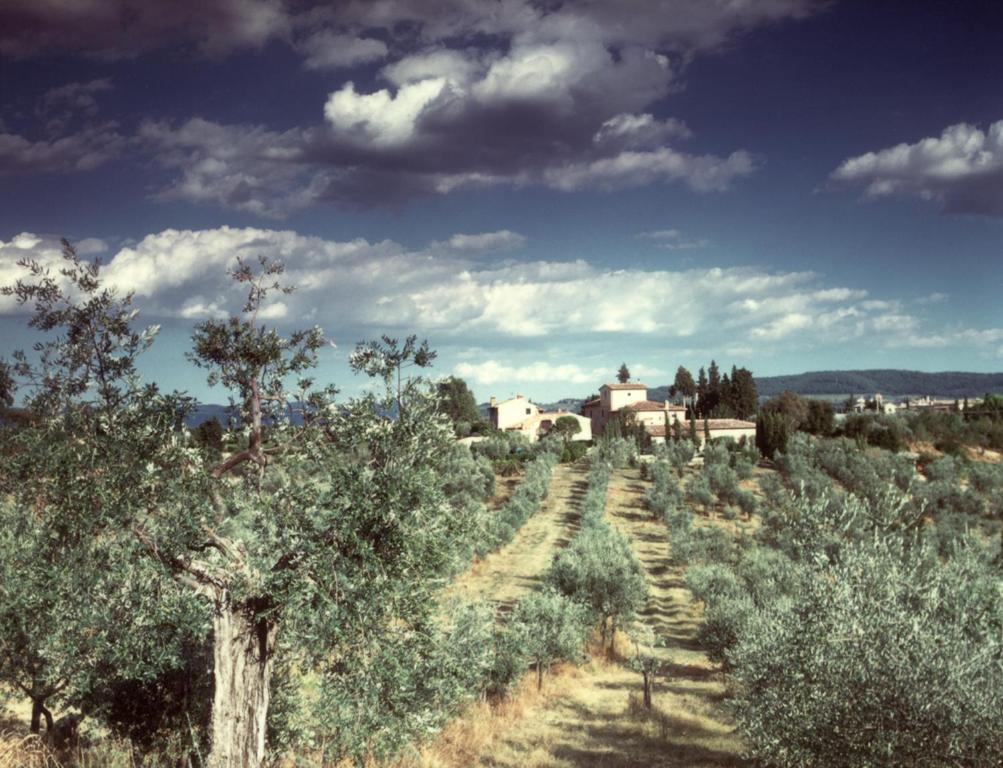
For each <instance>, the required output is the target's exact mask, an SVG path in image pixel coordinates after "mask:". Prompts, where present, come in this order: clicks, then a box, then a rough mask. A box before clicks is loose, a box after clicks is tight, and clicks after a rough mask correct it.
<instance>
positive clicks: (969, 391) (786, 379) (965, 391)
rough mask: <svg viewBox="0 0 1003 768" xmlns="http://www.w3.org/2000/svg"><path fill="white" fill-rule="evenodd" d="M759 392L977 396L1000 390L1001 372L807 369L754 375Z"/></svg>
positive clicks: (1001, 388) (769, 395)
mask: <svg viewBox="0 0 1003 768" xmlns="http://www.w3.org/2000/svg"><path fill="white" fill-rule="evenodd" d="M756 388H757V389H758V390H759V394H760V396H763V397H773V396H774V395H778V394H780V393H781V392H783V391H784V390H785V389H789V390H791V391H792V392H797V393H798V394H799V395H844V396H845V395H873V394H875V393H881V394H882V395H884V396H886V397H888V396H891V397H905V396H907V395H912V396H917V395H930V396H931V397H946V398H953V397H981V396H982V395H984V394H985V393H986V392H1001V391H1003V373H966V372H964V371H944V372H942V373H923V372H922V371H902V370H894V369H880V368H879V369H875V370H867V371H810V372H808V373H799V374H795V375H791V376H762V377H760V376H757V377H756Z"/></svg>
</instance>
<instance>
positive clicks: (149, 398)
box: [2, 247, 455, 766]
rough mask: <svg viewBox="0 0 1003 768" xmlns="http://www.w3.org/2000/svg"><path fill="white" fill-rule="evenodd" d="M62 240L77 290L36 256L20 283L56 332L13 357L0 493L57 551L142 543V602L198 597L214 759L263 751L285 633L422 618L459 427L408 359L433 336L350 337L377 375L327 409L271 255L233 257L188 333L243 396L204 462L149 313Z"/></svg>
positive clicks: (337, 645)
mask: <svg viewBox="0 0 1003 768" xmlns="http://www.w3.org/2000/svg"><path fill="white" fill-rule="evenodd" d="M66 256H67V262H66V263H67V266H66V268H65V269H64V275H63V276H62V280H63V281H67V280H68V281H69V282H70V284H71V287H70V288H69V289H64V288H63V287H62V286H63V282H61V280H58V279H56V278H54V277H51V276H50V275H48V273H46V272H45V271H44V270H43V269H41V268H40V267H38V266H37V265H33V264H30V263H29V264H26V267H27V268H28V269H29V271H30V279H28V280H25V281H23V282H19V283H18V284H17V285H16V286H14V287H13V288H12V289H11V291H12V292H13V293H14V294H15V295H16V296H17V298H18V299H19V300H20V301H21V302H22V303H29V302H30V303H33V304H34V307H35V314H34V317H33V319H32V325H33V327H35V328H37V329H38V330H39V331H42V332H46V333H48V334H49V341H46V342H40V344H39V345H38V346H37V347H36V354H35V356H34V358H30V357H29V356H27V355H24V354H18V355H16V356H15V357H14V363H13V366H12V367H13V371H14V373H15V374H16V375H17V376H18V377H19V378H20V379H21V380H22V381H24V382H26V383H27V385H28V387H29V393H30V394H29V397H28V400H27V402H28V404H29V407H30V409H31V411H32V413H33V414H34V419H35V423H34V424H30V425H29V426H28V427H27V428H25V429H23V430H19V431H17V432H15V433H13V434H12V435H11V436H8V435H5V437H4V439H5V440H7V439H11V440H15V441H17V445H16V446H15V447H14V449H12V450H8V451H5V452H4V455H3V461H4V472H3V473H2V474H3V479H4V483H5V484H6V486H7V487H6V490H7V491H8V494H9V495H10V497H11V498H12V501H11V502H10V503H13V504H15V505H17V506H18V507H19V508H20V509H21V510H25V511H27V510H31V511H32V512H33V513H34V515H35V518H36V520H37V524H38V525H39V526H40V527H41V528H43V529H45V531H46V532H47V534H48V535H49V537H50V539H51V540H52V541H54V542H58V543H59V546H60V551H59V553H61V552H62V551H63V550H67V549H69V548H71V547H74V546H76V545H77V544H78V543H79V542H85V541H90V542H92V543H93V544H94V545H95V546H98V545H100V546H101V547H102V555H103V556H104V559H101V558H96V557H92V556H88V557H87V558H86V562H87V563H90V564H91V565H92V567H93V568H95V569H100V568H109V569H110V572H112V573H121V572H122V571H121V569H122V568H124V567H125V566H124V565H123V564H125V563H129V562H134V561H136V560H137V559H138V560H140V561H142V562H143V563H144V568H145V569H146V570H145V574H144V575H145V577H146V581H145V582H144V584H145V585H146V586H147V589H146V590H144V597H145V600H141V601H140V605H139V609H140V610H145V609H146V607H147V606H148V605H149V604H150V603H151V601H153V599H154V595H155V594H157V590H161V594H163V592H162V590H170V589H179V590H181V594H182V595H183V596H184V597H185V598H192V599H197V600H198V601H200V604H201V605H203V606H205V607H206V608H208V611H209V614H210V621H211V625H212V638H213V640H212V649H213V652H212V656H213V662H212V668H213V678H214V686H213V688H214V694H213V702H212V707H211V729H210V734H209V741H210V745H211V747H210V753H209V755H208V762H209V764H210V765H212V766H231V765H232V766H236V765H241V766H256V765H259V764H260V763H261V761H262V760H263V758H264V755H265V734H266V726H267V714H268V707H269V701H270V693H271V692H270V683H271V676H272V669H273V665H274V662H275V655H276V653H277V652H279V650H283V651H289V649H296V652H297V654H298V658H299V659H300V663H301V664H302V665H304V666H306V665H318V664H322V663H325V664H326V663H331V660H332V659H333V658H334V659H339V660H342V661H344V660H350V659H351V658H353V654H360V653H368V647H369V645H370V643H371V642H372V639H373V638H374V637H378V636H379V635H380V632H381V630H382V629H383V628H385V627H387V626H395V627H398V626H416V625H419V624H421V623H422V622H423V621H425V619H424V618H423V617H425V616H426V615H427V613H428V611H429V610H430V608H429V605H430V600H429V597H428V596H429V590H430V589H431V588H432V585H433V584H434V583H435V576H436V574H440V573H443V572H444V571H445V570H447V569H448V566H449V563H450V562H451V553H450V551H449V550H450V547H451V546H452V543H453V541H452V538H451V536H450V526H451V525H452V522H453V521H452V518H453V516H454V515H455V508H454V507H453V506H452V505H451V504H450V503H449V501H448V498H447V496H446V494H445V492H444V490H443V488H442V483H441V482H440V478H439V475H438V474H437V467H438V466H439V462H440V458H441V456H442V455H443V454H444V452H445V451H446V450H447V449H448V448H449V447H450V445H451V443H452V434H451V429H450V426H449V424H448V422H447V420H446V419H445V418H443V417H441V416H440V415H439V414H438V412H437V399H436V397H435V394H434V389H433V388H432V387H431V385H429V384H428V383H427V382H425V381H424V380H422V379H420V378H415V377H411V376H409V375H407V374H406V373H405V371H406V370H407V369H410V368H423V367H426V366H427V365H428V364H429V363H430V362H431V360H432V359H433V358H434V353H433V352H431V350H429V349H428V346H427V344H419V343H418V342H417V341H416V339H414V338H413V337H409V338H408V339H407V340H406V341H405V342H404V343H403V344H400V343H398V342H397V340H395V339H389V338H385V339H383V340H382V341H381V342H373V343H369V344H365V345H362V346H360V348H359V350H358V351H357V352H356V354H355V355H353V357H352V360H351V362H352V366H353V368H354V369H355V370H357V371H359V372H363V373H366V374H369V375H370V376H373V377H374V378H375V379H376V380H377V382H378V384H379V385H381V386H382V391H381V392H379V393H370V394H368V395H366V396H365V397H362V398H359V399H357V400H353V401H350V402H348V403H347V404H344V405H342V406H340V407H338V408H334V407H333V406H332V405H331V396H332V394H333V390H332V389H331V388H320V389H318V388H315V387H314V386H313V382H312V380H311V379H310V378H309V376H308V373H309V371H310V369H311V368H312V367H313V366H314V364H315V363H316V360H317V353H318V350H319V349H320V348H321V347H322V346H323V344H324V339H323V335H322V334H321V332H320V330H319V329H317V328H312V329H307V330H304V331H298V332H295V333H292V334H290V335H288V336H283V335H281V334H279V333H278V332H277V331H276V330H275V329H271V328H267V327H265V326H263V325H262V324H261V323H260V318H261V310H262V309H263V308H264V307H265V306H266V305H267V302H268V300H269V299H270V297H271V295H272V293H273V292H275V291H283V290H285V288H283V286H282V285H281V284H280V279H281V274H282V269H281V266H280V265H278V264H275V263H272V262H268V261H265V260H262V261H260V262H259V263H258V264H257V266H253V265H250V264H248V263H245V262H240V261H238V265H237V267H236V268H235V269H234V271H233V273H232V277H233V278H234V280H235V281H236V283H237V285H238V286H240V287H243V288H244V289H245V290H246V292H247V301H246V304H245V306H244V311H243V312H242V314H241V315H240V316H237V317H232V318H229V319H227V320H211V321H207V322H205V323H202V324H200V325H199V326H198V327H197V329H196V331H195V335H194V337H193V343H194V344H193V351H192V355H191V359H192V361H193V362H195V363H196V365H199V366H200V367H202V368H204V369H206V370H207V372H208V375H209V378H210V381H212V382H214V383H216V382H218V383H220V384H222V385H224V386H225V387H227V388H229V389H230V390H231V392H233V397H234V399H235V400H236V401H237V404H238V407H239V409H240V413H241V424H242V428H241V433H240V435H239V436H238V444H237V446H236V448H235V450H234V451H233V452H232V453H231V454H230V455H229V456H227V457H225V458H223V459H222V461H220V462H219V463H216V464H211V463H209V461H208V457H207V456H206V454H205V452H203V451H202V450H200V449H199V448H197V447H196V446H194V445H192V444H191V439H190V437H189V435H188V434H187V432H186V431H185V430H184V429H182V428H181V427H180V419H179V414H180V412H181V411H182V410H183V407H184V406H185V401H184V400H183V399H181V398H179V397H177V396H165V395H162V394H161V393H159V392H158V391H157V390H156V388H155V387H152V386H148V385H147V386H144V385H143V384H142V383H141V382H140V381H139V379H138V376H137V375H136V372H135V364H134V361H135V359H136V357H137V356H138V354H139V353H140V352H141V351H143V350H144V349H146V348H147V347H148V346H149V345H150V343H151V342H152V340H153V337H154V334H155V329H147V330H145V331H139V332H137V331H133V330H132V328H131V323H132V321H133V320H134V317H135V310H134V309H132V307H131V297H130V296H118V295H117V294H115V293H114V292H112V291H110V290H106V289H105V288H103V287H102V286H101V284H100V278H99V271H98V267H97V265H89V264H85V263H84V262H82V261H80V260H79V259H78V258H77V257H76V255H75V254H74V253H73V252H72V249H71V248H69V247H67V254H66ZM294 409H296V410H298V411H299V414H298V415H299V417H300V418H297V419H293V418H291V416H292V415H293V414H292V411H293V410H294ZM266 425H267V430H266V429H265V427H266ZM23 446H28V447H29V448H30V450H24V449H22V447H23ZM28 462H30V465H29V464H28ZM29 470H30V471H29ZM59 553H57V554H59ZM125 553H128V556H126V555H125ZM137 555H142V557H137ZM115 569H117V570H115ZM133 618H134V619H135V618H138V614H137V615H136V616H134V617H133ZM119 625H120V626H122V627H127V626H128V625H129V622H122V621H119ZM139 628H140V631H143V629H142V628H143V624H142V623H141V622H140V623H139ZM280 640H281V642H280Z"/></svg>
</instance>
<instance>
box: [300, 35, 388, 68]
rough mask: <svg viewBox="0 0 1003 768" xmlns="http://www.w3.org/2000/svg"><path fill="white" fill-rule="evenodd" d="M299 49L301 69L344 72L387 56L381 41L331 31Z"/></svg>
mask: <svg viewBox="0 0 1003 768" xmlns="http://www.w3.org/2000/svg"><path fill="white" fill-rule="evenodd" d="M298 47H299V50H300V51H301V52H302V53H303V54H304V55H305V57H306V58H304V59H303V66H304V67H306V68H307V69H343V68H346V67H352V66H355V65H356V64H366V63H368V62H372V61H379V60H380V59H383V58H385V57H386V55H387V52H388V48H387V44H386V43H384V42H383V41H382V40H377V39H375V38H372V37H355V36H354V35H344V34H336V33H334V32H330V31H323V32H317V33H316V34H313V35H311V36H310V37H308V38H306V39H305V40H303V41H302V42H301V43H300V44H299V46H298Z"/></svg>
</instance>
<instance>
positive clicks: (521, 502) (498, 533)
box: [479, 452, 557, 551]
mask: <svg viewBox="0 0 1003 768" xmlns="http://www.w3.org/2000/svg"><path fill="white" fill-rule="evenodd" d="M555 464H557V456H556V455H555V454H553V453H550V452H542V453H540V454H539V455H538V456H537V457H536V458H535V459H533V461H531V462H529V463H528V464H527V465H526V474H525V476H524V477H523V479H522V482H520V483H519V485H518V486H517V487H516V489H515V491H513V493H512V495H511V496H510V497H509V499H508V501H507V502H506V503H505V505H504V506H502V508H501V509H499V510H498V512H497V513H496V514H495V515H494V517H492V518H490V519H489V522H488V525H487V530H486V531H485V532H484V534H483V539H482V542H481V544H480V547H479V551H485V549H484V548H485V547H486V548H487V551H490V549H493V548H494V547H497V546H499V545H501V544H504V543H505V542H506V541H508V540H509V539H511V538H512V536H513V535H514V534H515V531H517V530H519V528H521V527H522V525H523V524H524V523H525V522H526V521H527V520H529V518H530V517H531V516H532V515H534V514H535V513H536V512H537V510H539V508H540V504H541V503H542V502H543V500H544V498H546V496H547V489H548V487H549V486H550V473H551V471H552V470H553V468H554V465H555Z"/></svg>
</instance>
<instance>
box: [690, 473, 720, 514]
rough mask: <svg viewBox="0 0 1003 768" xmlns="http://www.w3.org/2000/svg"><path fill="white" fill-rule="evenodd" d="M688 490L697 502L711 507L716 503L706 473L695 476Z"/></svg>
mask: <svg viewBox="0 0 1003 768" xmlns="http://www.w3.org/2000/svg"><path fill="white" fill-rule="evenodd" d="M686 490H687V492H688V493H689V497H690V498H691V499H692V500H693V501H694V502H695V503H697V504H700V505H702V506H704V507H711V506H713V505H714V493H713V492H712V491H711V489H710V485H709V483H708V482H707V477H706V475H697V476H696V477H694V478H693V479H692V480H690V484H689V486H688V487H687V488H686Z"/></svg>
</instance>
